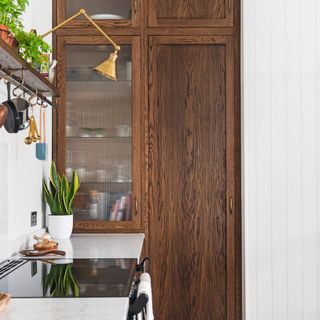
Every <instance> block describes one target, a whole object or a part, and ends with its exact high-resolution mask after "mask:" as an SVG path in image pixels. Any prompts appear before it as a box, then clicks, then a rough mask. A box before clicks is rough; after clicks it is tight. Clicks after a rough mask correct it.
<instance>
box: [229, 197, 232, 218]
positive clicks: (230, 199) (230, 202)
mask: <svg viewBox="0 0 320 320" xmlns="http://www.w3.org/2000/svg"><path fill="white" fill-rule="evenodd" d="M229 212H230V214H232V213H233V198H232V197H230V198H229Z"/></svg>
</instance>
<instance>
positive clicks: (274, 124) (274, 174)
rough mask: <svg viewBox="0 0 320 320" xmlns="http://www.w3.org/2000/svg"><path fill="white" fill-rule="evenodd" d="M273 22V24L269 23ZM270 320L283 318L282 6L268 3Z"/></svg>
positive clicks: (284, 264)
mask: <svg viewBox="0 0 320 320" xmlns="http://www.w3.org/2000/svg"><path fill="white" fill-rule="evenodd" d="M273 21H277V23H273ZM269 25H270V72H269V77H270V86H271V88H270V109H271V124H270V131H271V132H270V133H271V145H272V149H271V228H272V230H271V245H272V256H271V259H272V260H271V263H272V307H273V308H272V316H273V317H272V319H277V320H283V319H287V277H285V276H284V275H286V271H287V242H286V239H287V234H288V230H287V201H286V196H285V195H286V178H287V177H286V159H287V154H286V126H287V125H286V111H287V105H286V96H285V89H286V86H285V58H286V57H285V54H286V48H285V42H284V41H283V39H285V4H284V1H279V0H270V20H269Z"/></svg>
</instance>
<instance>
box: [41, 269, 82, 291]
mask: <svg viewBox="0 0 320 320" xmlns="http://www.w3.org/2000/svg"><path fill="white" fill-rule="evenodd" d="M48 291H49V294H50V296H51V297H68V296H71V295H72V296H74V297H79V285H78V282H77V280H76V279H75V277H74V274H73V271H72V263H69V264H54V265H52V266H51V268H50V271H49V273H48V274H47V275H46V276H45V279H44V281H43V295H44V296H45V295H46V294H47V292H48Z"/></svg>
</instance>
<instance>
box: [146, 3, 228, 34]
mask: <svg viewBox="0 0 320 320" xmlns="http://www.w3.org/2000/svg"><path fill="white" fill-rule="evenodd" d="M148 3H149V26H150V27H174V28H175V27H198V28H199V27H222V26H224V27H232V26H233V6H234V3H233V0H188V1H186V0H175V1H171V0H161V1H158V0H149V1H148Z"/></svg>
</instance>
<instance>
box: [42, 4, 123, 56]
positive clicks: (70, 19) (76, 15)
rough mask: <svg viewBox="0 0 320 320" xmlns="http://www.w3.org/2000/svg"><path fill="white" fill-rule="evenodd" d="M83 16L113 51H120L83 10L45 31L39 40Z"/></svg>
mask: <svg viewBox="0 0 320 320" xmlns="http://www.w3.org/2000/svg"><path fill="white" fill-rule="evenodd" d="M81 15H83V16H85V17H86V18H87V19H88V20H89V21H90V22H91V24H92V25H93V26H94V27H95V28H96V29H97V30H98V31H99V32H100V33H101V34H102V35H103V36H104V37H105V38H106V39H107V40H108V41H109V42H110V43H111V44H112V45H113V47H114V49H115V50H116V51H120V46H119V45H117V44H116V43H115V42H114V41H113V40H112V39H111V38H110V37H109V36H108V35H107V34H106V33H105V32H104V31H103V30H102V29H101V28H100V27H99V26H98V25H97V24H96V23H95V22H94V21H93V20H92V19H91V18H90V17H89V16H88V14H87V12H86V10H84V9H80V10H79V12H77V13H76V14H75V15H73V16H72V17H70V18H68V19H67V20H65V21H63V22H61V23H59V24H58V25H57V26H55V27H54V28H53V29H51V30H49V31H47V32H46V33H44V34H42V35H41V38H44V37H46V36H47V35H48V34H50V33H52V32H54V31H56V30H58V29H60V28H61V27H63V26H64V25H66V24H68V23H69V22H71V21H72V20H74V19H75V18H77V17H79V16H81Z"/></svg>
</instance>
